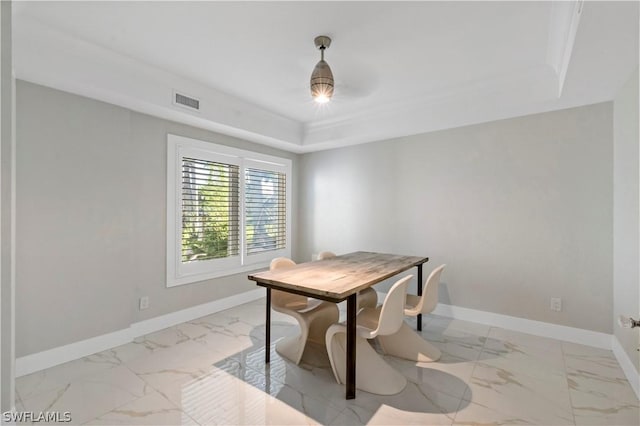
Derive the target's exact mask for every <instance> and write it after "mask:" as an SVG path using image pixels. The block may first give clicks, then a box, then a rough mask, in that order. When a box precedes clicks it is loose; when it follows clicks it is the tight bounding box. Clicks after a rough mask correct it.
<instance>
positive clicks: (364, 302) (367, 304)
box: [318, 251, 378, 310]
mask: <svg viewBox="0 0 640 426" xmlns="http://www.w3.org/2000/svg"><path fill="white" fill-rule="evenodd" d="M333 257H336V255H335V253H333V252H331V251H321V252H320V253H318V260H325V259H331V258H333ZM377 305H378V293H377V292H376V291H375V290H374V289H373V288H371V287H369V288H365V289H364V290H360V291H359V292H358V302H357V309H358V310H360V309H362V308H375V307H376V306H377Z"/></svg>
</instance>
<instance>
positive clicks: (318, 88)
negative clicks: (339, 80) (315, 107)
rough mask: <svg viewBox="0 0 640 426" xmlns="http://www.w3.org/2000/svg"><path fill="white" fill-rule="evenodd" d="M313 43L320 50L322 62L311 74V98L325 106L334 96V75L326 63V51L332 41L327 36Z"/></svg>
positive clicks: (316, 39)
mask: <svg viewBox="0 0 640 426" xmlns="http://www.w3.org/2000/svg"><path fill="white" fill-rule="evenodd" d="M313 41H314V43H315V45H316V47H317V48H318V49H320V62H318V63H317V64H316V67H315V68H314V69H313V73H311V96H312V97H313V100H315V101H316V102H318V103H320V104H324V103H327V102H329V100H331V97H332V96H333V73H332V72H331V68H329V64H327V63H326V62H325V61H324V51H325V49H327V48H328V47H329V46H330V45H331V39H330V38H329V37H327V36H318V37H316V38H315V39H314V40H313Z"/></svg>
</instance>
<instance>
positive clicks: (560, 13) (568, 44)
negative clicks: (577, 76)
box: [547, 0, 584, 97]
mask: <svg viewBox="0 0 640 426" xmlns="http://www.w3.org/2000/svg"><path fill="white" fill-rule="evenodd" d="M583 6H584V0H573V1H560V2H558V1H556V2H553V3H552V4H551V16H550V20H549V41H548V45H547V64H549V65H550V66H551V67H553V69H554V70H555V72H556V75H557V78H558V82H557V86H558V88H557V90H558V93H557V96H558V97H560V96H562V89H563V87H564V82H565V79H566V77H567V70H568V69H569V62H570V61H571V53H572V52H573V45H574V42H575V40H576V33H577V32H578V25H579V24H580V16H581V15H582V9H583Z"/></svg>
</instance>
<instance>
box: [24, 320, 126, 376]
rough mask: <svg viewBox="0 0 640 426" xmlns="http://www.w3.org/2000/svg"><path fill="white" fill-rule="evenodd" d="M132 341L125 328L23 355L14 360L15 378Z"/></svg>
mask: <svg viewBox="0 0 640 426" xmlns="http://www.w3.org/2000/svg"><path fill="white" fill-rule="evenodd" d="M133 339H134V337H133V335H132V333H131V328H125V329H124V330H118V331H114V332H113V333H107V334H102V335H100V336H96V337H91V338H89V339H86V340H81V341H79V342H74V343H69V344H68V345H64V346H58V347H57V348H53V349H48V350H46V351H42V352H37V353H35V354H31V355H25V356H22V357H20V358H16V377H20V376H24V375H27V374H31V373H34V372H36V371H40V370H44V369H45V368H50V367H53V366H54V365H59V364H64V363H65V362H69V361H73V360H74V359H78V358H82V357H85V356H87V355H91V354H95V353H96V352H101V351H105V350H107V349H111V348H114V347H116V346H120V345H124V344H125V343H129V342H131V341H132V340H133Z"/></svg>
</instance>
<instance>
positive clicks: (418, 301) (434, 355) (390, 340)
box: [378, 265, 446, 362]
mask: <svg viewBox="0 0 640 426" xmlns="http://www.w3.org/2000/svg"><path fill="white" fill-rule="evenodd" d="M445 266H446V265H440V266H438V267H437V268H436V269H434V270H433V271H432V272H431V274H429V277H428V278H427V281H426V283H425V285H424V288H423V291H422V296H415V295H413V294H407V298H406V305H405V309H404V314H405V315H407V316H411V317H415V316H418V314H423V315H425V314H428V313H430V312H432V311H433V310H434V309H435V307H436V305H437V304H438V285H439V284H440V275H441V274H442V271H443V270H444V267H445ZM378 343H380V347H381V348H382V351H383V352H384V353H385V354H387V355H393V356H396V357H398V358H403V359H408V360H410V361H416V362H433V361H437V360H438V359H440V355H441V352H440V349H438V348H437V347H435V346H434V345H432V344H431V343H429V342H427V341H426V340H424V338H423V337H422V336H420V335H419V334H418V333H416V332H415V331H413V329H412V328H411V327H410V326H409V325H408V324H407V323H404V322H403V323H402V326H401V327H400V329H399V330H398V331H397V332H396V333H394V334H390V335H386V336H379V337H378Z"/></svg>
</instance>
